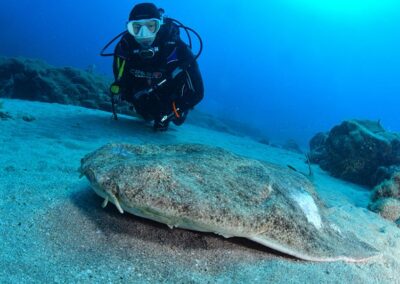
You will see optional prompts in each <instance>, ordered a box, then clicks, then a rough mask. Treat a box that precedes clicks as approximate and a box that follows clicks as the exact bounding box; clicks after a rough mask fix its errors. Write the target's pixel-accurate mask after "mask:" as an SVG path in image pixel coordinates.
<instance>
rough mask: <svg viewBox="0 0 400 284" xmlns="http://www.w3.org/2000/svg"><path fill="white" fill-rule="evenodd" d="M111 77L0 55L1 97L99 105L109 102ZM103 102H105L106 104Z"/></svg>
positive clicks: (88, 105)
mask: <svg viewBox="0 0 400 284" xmlns="http://www.w3.org/2000/svg"><path fill="white" fill-rule="evenodd" d="M109 86H110V80H109V79H107V78H105V77H102V76H99V75H96V74H94V73H92V72H86V71H83V70H80V69H75V68H71V67H63V68H57V67H53V66H51V65H48V64H47V63H45V62H44V61H41V60H35V59H24V58H6V57H0V97H7V98H15V99H24V100H35V101H42V102H51V103H60V104H72V105H78V106H82V105H84V104H85V106H86V107H90V108H95V109H100V107H99V106H100V105H102V106H104V105H108V109H104V110H107V111H109V110H111V104H110V99H109V96H108V93H109V91H108V89H109ZM105 102H106V104H105Z"/></svg>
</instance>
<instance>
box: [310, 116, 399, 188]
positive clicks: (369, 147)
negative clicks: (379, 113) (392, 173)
mask: <svg viewBox="0 0 400 284" xmlns="http://www.w3.org/2000/svg"><path fill="white" fill-rule="evenodd" d="M310 150H311V154H310V157H311V161H312V162H314V163H318V164H319V165H320V166H321V167H322V168H323V169H324V170H326V171H328V172H330V173H331V174H332V175H334V176H336V177H338V178H342V179H345V180H348V181H351V182H355V183H358V184H363V185H368V186H374V185H376V172H377V171H378V169H379V168H380V167H390V166H392V165H397V164H400V135H399V134H396V133H390V132H386V131H385V130H384V129H383V127H382V126H381V125H380V123H379V122H374V121H368V120H349V121H345V122H343V123H342V124H340V125H338V126H335V127H334V128H333V129H332V130H331V131H330V132H329V133H328V134H327V135H324V134H321V133H319V134H317V135H316V136H315V137H314V138H313V139H312V140H311V141H310Z"/></svg>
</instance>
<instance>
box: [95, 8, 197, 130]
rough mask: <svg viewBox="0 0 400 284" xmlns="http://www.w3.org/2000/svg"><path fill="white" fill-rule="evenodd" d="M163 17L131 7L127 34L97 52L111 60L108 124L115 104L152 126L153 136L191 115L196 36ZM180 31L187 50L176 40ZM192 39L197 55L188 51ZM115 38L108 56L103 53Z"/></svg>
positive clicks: (153, 10) (159, 12) (157, 12)
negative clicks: (131, 109)
mask: <svg viewBox="0 0 400 284" xmlns="http://www.w3.org/2000/svg"><path fill="white" fill-rule="evenodd" d="M163 13H164V11H163V10H162V9H158V8H157V7H156V6H155V5H154V4H152V3H142V4H137V5H135V6H134V7H133V9H132V11H131V13H130V15H129V21H128V23H127V31H124V32H123V33H121V34H119V35H118V36H117V37H115V38H114V39H113V40H112V41H111V42H110V43H108V44H107V45H106V46H105V47H104V48H103V50H102V53H101V55H103V56H111V55H112V56H114V63H113V72H114V77H115V81H114V83H112V85H111V88H110V91H111V97H112V103H113V113H114V118H115V119H117V116H116V111H115V107H116V105H117V104H118V102H120V101H121V100H124V101H126V102H128V103H130V104H131V105H132V106H133V107H134V108H135V111H136V113H138V114H139V115H140V116H142V117H143V118H144V119H145V120H146V121H153V127H154V129H155V130H157V131H165V130H167V129H168V126H169V123H170V122H172V123H174V124H175V125H178V126H179V125H182V124H183V123H184V121H185V119H186V117H187V115H188V112H189V110H191V109H192V108H193V107H194V106H195V105H197V104H198V103H199V102H200V101H201V100H202V99H203V96H204V86H203V80H202V77H201V74H200V70H199V67H198V64H197V62H196V60H197V58H198V57H199V56H200V53H201V51H202V41H201V38H200V36H199V35H198V34H197V32H195V31H194V30H192V29H191V28H189V27H186V26H184V25H183V24H182V23H180V22H179V21H177V20H175V19H172V18H168V17H164V16H163ZM181 28H183V29H184V30H185V32H186V34H187V36H188V39H189V42H190V44H189V45H188V44H186V43H185V42H184V41H183V40H182V39H181V38H180V29H181ZM189 32H192V33H194V34H195V35H196V36H197V37H198V39H199V41H200V51H199V53H198V54H197V55H194V54H193V53H192V51H191V48H192V39H191V37H190V34H189ZM119 37H121V39H120V41H119V42H118V44H117V45H116V47H115V50H114V53H113V54H104V51H105V49H107V48H108V46H109V45H110V44H111V43H112V42H114V41H115V40H116V39H118V38H119Z"/></svg>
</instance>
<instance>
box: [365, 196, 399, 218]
mask: <svg viewBox="0 0 400 284" xmlns="http://www.w3.org/2000/svg"><path fill="white" fill-rule="evenodd" d="M369 209H370V210H371V211H374V212H376V213H379V214H380V215H381V216H382V217H383V218H385V219H388V220H390V221H394V222H397V221H400V200H398V199H395V198H381V199H379V200H377V201H376V202H373V203H371V204H370V205H369Z"/></svg>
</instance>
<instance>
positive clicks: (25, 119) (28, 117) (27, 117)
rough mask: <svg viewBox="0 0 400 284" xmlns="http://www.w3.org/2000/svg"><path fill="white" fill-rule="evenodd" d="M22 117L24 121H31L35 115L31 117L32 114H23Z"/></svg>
mask: <svg viewBox="0 0 400 284" xmlns="http://www.w3.org/2000/svg"><path fill="white" fill-rule="evenodd" d="M22 119H23V120H24V121H26V122H32V121H34V120H36V118H35V117H33V116H32V115H29V114H28V115H24V116H22Z"/></svg>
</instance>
